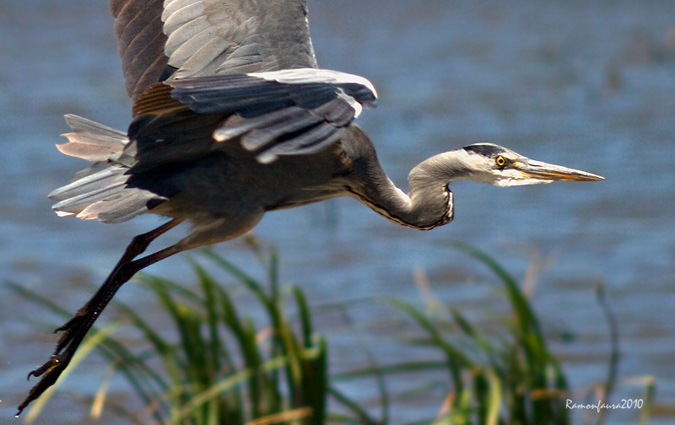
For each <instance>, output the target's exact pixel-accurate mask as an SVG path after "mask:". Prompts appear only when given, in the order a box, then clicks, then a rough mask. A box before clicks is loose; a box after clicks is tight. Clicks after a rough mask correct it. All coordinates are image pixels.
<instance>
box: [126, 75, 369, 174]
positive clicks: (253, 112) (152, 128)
mask: <svg viewBox="0 0 675 425" xmlns="http://www.w3.org/2000/svg"><path fill="white" fill-rule="evenodd" d="M376 102H377V94H376V92H375V88H374V87H373V86H372V84H371V83H370V82H369V81H368V80H366V79H365V78H363V77H359V76H356V75H352V74H346V73H343V72H337V71H329V70H323V69H316V68H300V69H287V70H280V71H268V72H260V73H249V74H232V75H215V76H209V77H197V78H185V79H171V80H168V81H166V82H164V83H160V84H157V85H155V86H153V87H152V88H151V89H149V90H148V91H147V92H146V93H145V94H144V95H143V96H142V97H141V98H140V99H139V101H138V102H136V105H135V115H136V116H137V119H136V123H137V125H134V124H132V127H131V128H130V137H131V138H132V139H138V142H137V143H135V144H134V145H135V146H137V149H138V150H137V153H136V154H135V156H136V158H137V159H139V160H140V162H141V163H143V164H144V167H148V166H155V165H157V164H158V161H159V162H160V163H161V162H168V161H171V160H173V161H177V160H180V159H183V160H184V159H185V158H189V157H194V156H195V155H202V154H206V153H208V152H211V151H212V150H213V149H219V147H218V145H219V144H221V143H227V142H230V143H237V142H238V143H241V145H242V146H243V147H244V148H245V149H247V150H248V151H250V152H252V153H253V154H254V155H255V156H256V158H257V160H258V161H259V162H261V163H270V162H272V161H274V160H276V159H277V158H278V157H279V156H283V155H307V154H312V153H315V152H318V151H320V150H322V149H324V148H326V147H328V146H329V145H330V144H332V143H333V142H335V141H336V140H337V139H338V138H339V137H340V134H341V132H342V130H343V129H344V128H345V127H347V126H348V125H349V124H350V123H351V122H352V121H353V120H354V118H356V117H357V116H358V115H359V114H360V113H361V110H362V109H363V107H364V106H366V107H373V106H375V104H376ZM188 108H189V110H190V111H192V112H196V115H195V117H194V122H195V123H197V122H199V123H200V125H199V128H200V130H199V131H200V132H201V136H199V135H198V134H197V131H196V127H195V128H192V126H194V124H190V125H189V126H190V134H189V135H188V134H186V131H184V128H185V127H186V126H188V124H187V123H186V122H185V120H186V119H190V118H189V117H190V115H186V114H185V111H186V110H187V109H188ZM197 117H201V118H197ZM180 120H183V122H182V123H181V125H182V126H183V131H179V130H178V129H176V128H175V125H176V123H177V122H179V121H180ZM207 123H209V124H207ZM209 126H210V127H209ZM132 129H138V132H135V131H134V132H132ZM209 129H210V130H209ZM205 130H207V131H209V133H204V131H205ZM132 133H133V134H132ZM177 135H180V137H179V138H178V136H177ZM205 136H206V138H205ZM209 136H210V137H209ZM172 158H173V159H172ZM139 169H140V166H139Z"/></svg>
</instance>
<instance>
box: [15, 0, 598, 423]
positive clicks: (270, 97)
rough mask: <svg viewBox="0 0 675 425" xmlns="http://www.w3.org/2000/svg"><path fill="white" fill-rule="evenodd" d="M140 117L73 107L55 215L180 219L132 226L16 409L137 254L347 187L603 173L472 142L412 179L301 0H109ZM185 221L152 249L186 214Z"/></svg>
mask: <svg viewBox="0 0 675 425" xmlns="http://www.w3.org/2000/svg"><path fill="white" fill-rule="evenodd" d="M110 7H111V11H112V14H113V16H114V17H115V33H116V35H117V38H118V41H119V45H120V55H121V57H122V69H123V72H124V76H125V80H126V88H127V92H128V94H129V96H130V98H131V99H132V101H133V120H132V122H131V124H130V125H129V128H128V130H127V131H126V132H121V131H118V130H115V129H112V128H109V127H106V126H103V125H101V124H98V123H95V122H93V121H89V120H87V119H84V118H81V117H77V116H74V115H67V116H66V120H67V122H68V124H69V125H70V127H71V128H72V132H70V133H67V134H65V136H66V137H67V138H68V140H69V142H68V143H66V144H64V145H60V146H59V149H60V150H61V151H62V152H63V153H65V154H67V155H72V156H75V157H80V158H83V159H86V160H89V161H91V162H93V164H92V165H91V166H90V167H89V168H87V169H85V170H83V171H80V172H79V173H77V174H76V175H75V178H74V180H73V182H72V183H70V184H68V185H66V186H64V187H61V188H59V189H57V190H55V191H54V192H52V193H51V194H50V197H51V198H52V199H53V200H55V201H56V203H55V205H54V209H55V211H56V212H57V214H59V215H60V216H75V217H77V218H81V219H98V220H99V221H102V222H110V223H115V222H121V221H126V220H129V219H131V218H133V217H135V216H138V215H139V214H145V213H152V214H159V215H162V216H165V217H168V218H169V219H170V220H169V221H168V222H166V223H165V224H163V225H161V226H160V227H158V228H157V229H154V230H151V231H149V232H148V233H145V234H142V235H139V236H136V237H135V238H134V239H133V240H132V242H131V243H130V244H129V246H128V247H127V250H126V251H125V253H124V255H123V256H122V258H121V259H120V260H119V262H118V263H117V265H116V266H115V268H114V269H113V271H112V272H111V273H110V275H109V276H108V278H107V279H106V280H105V282H104V283H103V285H102V286H101V288H100V289H99V291H98V292H97V293H96V294H95V295H94V296H93V297H92V298H91V299H90V300H89V302H88V303H87V304H86V305H85V306H84V307H82V308H81V309H80V310H79V311H78V312H77V313H76V314H75V316H74V317H73V319H71V320H70V321H69V322H68V323H66V324H65V325H64V326H62V327H61V328H59V329H57V331H62V332H63V333H62V335H61V337H60V339H59V341H58V343H57V345H56V349H55V350H54V353H53V354H52V356H51V358H50V359H49V360H48V361H47V362H46V363H45V364H44V365H43V366H41V367H40V368H38V369H36V370H34V371H32V372H31V373H30V374H29V377H30V376H42V378H41V379H40V381H39V382H38V383H37V384H36V385H35V386H34V387H33V388H32V389H31V391H30V393H29V395H28V396H27V398H26V399H25V400H24V402H23V403H22V404H21V405H20V406H19V413H20V412H21V411H22V410H23V409H24V408H25V407H26V406H27V405H28V404H29V403H30V402H31V401H33V400H35V399H36V398H38V397H39V396H40V395H41V394H42V393H43V392H44V391H45V390H46V389H47V388H49V387H50V386H51V385H53V384H54V382H56V380H57V379H58V377H59V375H60V374H61V373H62V372H63V370H65V368H66V367H67V366H68V364H69V362H70V359H71V358H72V356H73V354H74V353H75V351H76V350H77V347H78V346H79V344H80V343H81V341H82V340H83V338H84V336H85V335H86V334H87V332H88V330H89V329H90V328H91V326H92V325H93V323H94V322H95V320H96V318H97V317H98V316H99V315H100V313H101V312H102V311H103V309H104V308H105V307H106V305H107V304H108V302H109V301H110V300H111V299H112V297H113V296H114V295H115V293H116V291H117V290H118V289H119V288H120V287H121V286H122V285H123V284H124V283H125V282H127V281H128V280H129V279H130V278H131V277H132V276H133V275H134V274H135V273H136V272H138V271H139V270H141V269H143V268H145V267H147V266H149V265H151V264H153V263H156V262H157V261H160V260H162V259H164V258H167V257H169V256H171V255H174V254H176V253H178V252H182V251H185V250H188V249H193V248H195V247H199V246H203V245H208V244H213V243H218V242H223V241H227V240H231V239H233V238H236V237H238V236H241V235H242V234H244V233H246V232H248V231H249V230H251V229H252V228H253V227H254V226H255V225H256V224H257V223H258V222H259V221H260V219H261V218H262V217H263V215H264V214H265V213H266V212H268V211H273V210H277V209H282V208H290V207H296V206H301V205H305V204H309V203H313V202H318V201H322V200H325V199H329V198H333V197H339V196H349V197H353V198H355V199H357V200H358V201H360V202H362V203H364V204H365V205H367V206H368V207H370V208H371V209H372V210H374V211H375V212H377V213H379V214H380V215H382V216H384V217H386V218H387V219H389V220H391V221H393V222H396V223H398V224H401V225H405V226H408V227H412V228H417V229H423V230H428V229H432V228H435V227H438V226H441V225H444V224H447V223H449V222H450V221H451V220H452V219H453V215H454V199H453V195H452V192H451V191H450V189H449V187H448V185H449V184H450V183H451V182H452V181H453V180H457V179H469V180H473V181H477V182H482V183H489V184H493V185H496V186H514V185H523V184H536V183H549V182H552V181H554V180H577V181H592V180H601V179H602V177H600V176H597V175H595V174H591V173H586V172H584V171H579V170H574V169H570V168H565V167H561V166H556V165H552V164H546V163H543V162H538V161H533V160H530V159H528V158H526V157H524V156H522V155H520V154H518V153H516V152H513V151H511V150H509V149H507V148H504V147H501V146H498V145H494V144H490V143H477V144H474V145H470V146H466V147H464V148H460V149H456V150H452V151H449V152H445V153H441V154H439V155H436V156H433V157H431V158H428V159H426V160H424V161H422V162H421V163H420V164H418V165H417V166H415V167H414V168H413V169H412V171H411V172H410V175H409V176H408V183H409V189H408V192H407V193H405V192H404V191H402V190H400V189H399V188H397V187H396V186H395V185H394V183H393V182H392V181H391V180H390V179H389V178H388V176H387V175H386V173H385V172H384V170H383V169H382V167H381V165H380V163H379V161H378V159H377V155H376V152H375V148H374V146H373V143H372V142H371V140H370V139H369V138H368V136H367V135H366V134H365V132H364V131H363V130H362V129H361V128H359V127H358V126H357V125H356V124H354V123H353V120H354V119H355V118H357V117H358V116H359V115H360V113H361V112H362V111H363V108H364V107H374V106H375V104H376V100H377V93H376V91H375V88H374V87H373V85H372V84H371V83H370V82H369V81H368V80H366V79H365V78H363V77H359V76H356V75H351V74H347V73H342V72H337V71H330V70H323V69H319V68H318V67H317V63H316V59H315V56H314V51H313V48H312V44H311V41H310V38H309V27H308V21H307V8H306V1H305V0H274V1H271V0H165V1H161V0H111V2H110ZM184 222H188V223H190V224H191V226H192V228H191V232H190V233H189V234H188V235H187V236H186V237H185V238H184V239H182V240H180V241H179V242H178V243H176V244H175V245H171V246H169V247H167V248H164V249H161V250H159V251H156V252H154V253H151V254H148V255H146V256H144V257H141V256H140V255H141V254H142V253H143V252H144V251H145V249H146V248H147V247H148V245H149V244H150V243H151V242H152V241H153V240H154V239H156V238H157V237H159V236H161V235H162V234H164V233H165V232H167V231H169V230H171V229H172V228H174V227H175V226H177V225H178V224H180V223H184Z"/></svg>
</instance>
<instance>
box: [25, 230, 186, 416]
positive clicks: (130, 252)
mask: <svg viewBox="0 0 675 425" xmlns="http://www.w3.org/2000/svg"><path fill="white" fill-rule="evenodd" d="M180 222H181V221H180V220H172V221H170V222H168V223H166V224H164V225H162V226H160V227H158V228H156V229H154V230H152V231H150V232H148V233H144V234H142V235H138V236H136V237H135V238H134V239H133V240H132V241H131V243H130V244H129V246H128V247H127V249H126V251H125V252H124V255H123V256H122V258H121V259H120V261H119V262H118V263H117V265H116V266H115V268H114V269H113V271H112V272H111V273H110V275H109V276H108V278H107V279H106V280H105V282H103V285H102V286H101V288H99V290H98V291H97V292H96V293H95V294H94V296H93V297H92V298H91V299H90V300H89V301H88V302H87V304H85V306H84V307H82V308H81V309H80V310H78V311H77V313H76V314H75V316H74V317H73V318H72V319H71V320H69V321H68V322H67V323H66V324H65V325H63V326H61V327H60V328H58V329H57V330H56V331H55V332H58V331H63V332H64V334H63V335H62V336H61V338H59V341H58V342H57V344H56V349H55V350H54V352H53V354H52V355H51V357H50V359H49V360H48V361H47V362H46V363H45V364H43V365H42V366H40V367H39V368H37V369H35V370H33V371H31V372H30V373H29V374H28V378H30V377H31V376H35V377H38V376H42V378H41V379H40V381H39V382H38V383H37V384H36V385H35V386H34V387H33V388H31V390H30V391H29V393H28V396H27V397H26V399H25V400H24V401H23V402H22V403H21V404H20V405H19V408H18V412H17V415H19V414H21V412H22V411H23V410H24V409H25V408H26V406H28V405H29V404H30V403H31V402H32V401H33V400H35V399H37V398H38V397H40V395H42V393H44V392H45V391H46V390H47V389H48V388H49V387H51V386H52V385H54V383H56V380H57V379H58V378H59V376H60V375H61V373H62V372H63V371H64V370H65V369H66V368H67V367H68V364H69V363H70V361H71V359H72V358H73V355H74V354H75V351H76V350H77V348H78V347H79V345H80V344H81V343H82V341H83V340H84V337H85V335H86V334H87V333H88V332H89V329H91V327H92V326H93V325H94V322H95V321H96V319H97V318H98V316H99V315H100V314H101V312H102V311H103V310H104V309H105V307H106V306H107V305H108V303H109V302H110V300H112V298H113V297H114V295H115V293H116V292H117V290H118V289H119V288H120V287H121V286H122V285H123V284H125V283H126V282H128V281H129V280H130V279H131V278H132V277H133V276H134V275H135V274H136V273H137V272H139V271H140V270H142V269H144V268H145V267H148V266H150V265H151V264H154V263H156V262H158V261H161V260H163V259H165V258H167V257H170V256H171V255H174V254H177V253H179V252H181V251H183V250H185V248H184V247H183V246H182V245H181V244H180V243H178V244H175V245H171V246H169V247H167V248H165V249H162V250H160V251H157V252H155V253H153V254H149V255H147V256H145V257H142V258H139V259H137V260H134V258H136V257H137V256H139V255H140V254H141V253H143V252H144V251H145V249H146V248H147V247H148V245H149V244H150V243H151V242H152V241H153V240H154V239H156V238H157V237H159V236H160V235H162V234H164V233H166V232H167V231H169V230H170V229H172V228H174V227H175V226H177V225H178V224H180ZM43 375H44V376H43Z"/></svg>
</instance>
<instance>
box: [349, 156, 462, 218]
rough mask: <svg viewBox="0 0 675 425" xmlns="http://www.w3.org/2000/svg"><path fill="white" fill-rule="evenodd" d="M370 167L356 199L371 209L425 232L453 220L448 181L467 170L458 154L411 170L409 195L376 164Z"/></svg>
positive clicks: (436, 158)
mask: <svg viewBox="0 0 675 425" xmlns="http://www.w3.org/2000/svg"><path fill="white" fill-rule="evenodd" d="M375 164H376V166H374V167H369V168H370V169H369V170H368V174H369V176H368V179H366V181H368V182H369V183H370V184H365V185H364V186H362V187H361V188H360V189H361V190H359V191H358V192H361V193H357V192H354V193H355V194H356V195H357V197H358V198H359V199H360V200H361V201H362V202H364V203H365V204H366V205H368V206H369V207H370V208H371V209H372V210H374V211H375V212H377V213H379V214H381V215H382V216H384V217H386V218H388V219H389V220H392V221H394V222H396V223H399V224H402V225H404V226H408V227H412V228H415V229H421V230H428V229H433V228H434V227H438V226H442V225H444V224H447V223H449V222H450V221H452V219H453V214H454V202H453V196H452V192H450V190H449V189H448V184H450V182H451V181H453V180H455V179H457V178H459V177H460V176H465V175H466V174H467V168H466V167H464V166H463V161H462V160H461V158H460V157H459V155H458V154H457V151H453V152H446V153H443V154H439V155H436V156H433V157H431V158H429V159H427V160H425V161H423V162H421V163H420V164H418V165H417V166H416V167H415V168H413V169H412V171H410V175H409V176H408V182H409V184H410V192H409V193H408V194H405V193H404V192H403V191H402V190H400V189H399V188H397V187H396V185H394V183H393V182H392V181H391V180H390V179H389V178H388V177H387V175H386V174H385V173H384V171H383V170H382V168H381V167H380V166H379V163H377V161H375Z"/></svg>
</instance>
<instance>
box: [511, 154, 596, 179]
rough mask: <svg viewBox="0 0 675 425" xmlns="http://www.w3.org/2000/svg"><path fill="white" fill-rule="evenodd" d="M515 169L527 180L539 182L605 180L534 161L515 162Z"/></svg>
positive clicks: (589, 174) (585, 173)
mask: <svg viewBox="0 0 675 425" xmlns="http://www.w3.org/2000/svg"><path fill="white" fill-rule="evenodd" d="M513 167H514V168H515V169H517V170H518V171H520V172H521V173H523V174H524V175H525V176H526V177H527V178H531V179H537V180H547V181H553V180H570V181H578V182H588V181H597V180H604V179H605V178H604V177H602V176H599V175H597V174H592V173H587V172H586V171H581V170H575V169H573V168H567V167H563V166H560V165H554V164H547V163H545V162H540V161H533V160H531V159H527V160H523V161H518V162H515V163H514V164H513Z"/></svg>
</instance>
